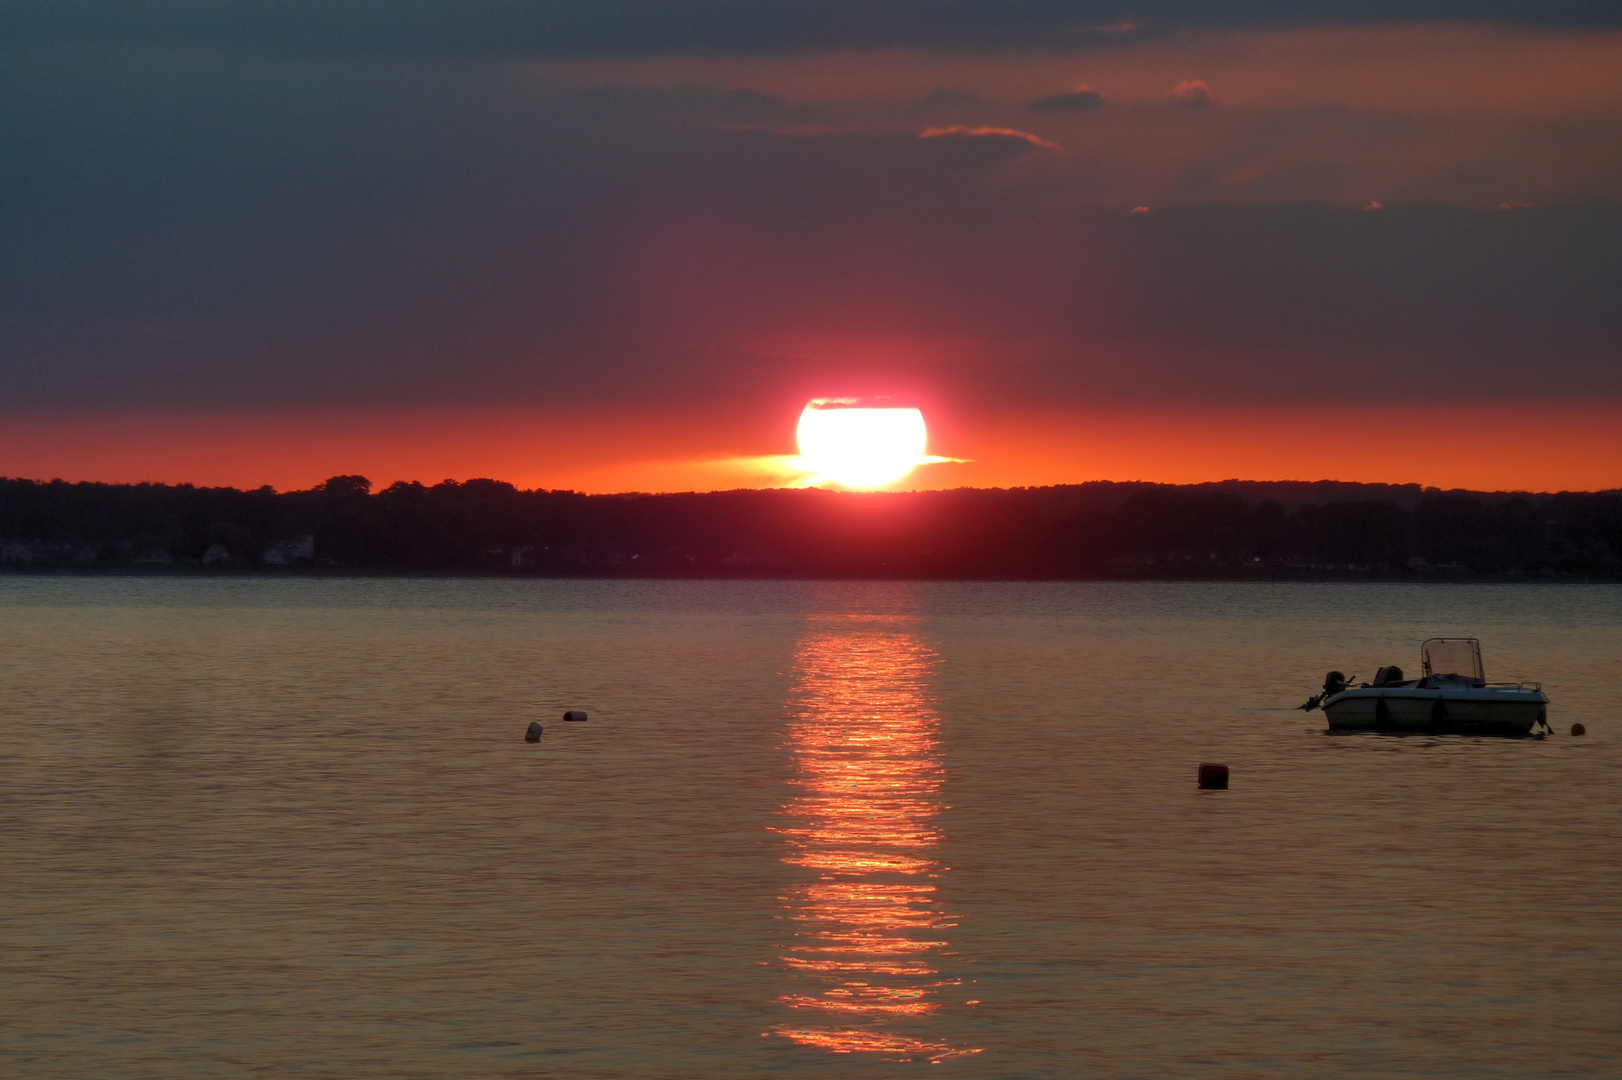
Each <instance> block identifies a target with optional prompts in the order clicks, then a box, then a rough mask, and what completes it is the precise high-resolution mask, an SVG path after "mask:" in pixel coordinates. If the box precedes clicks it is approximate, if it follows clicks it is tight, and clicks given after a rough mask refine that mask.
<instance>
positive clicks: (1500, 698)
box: [1301, 638, 1549, 737]
mask: <svg viewBox="0 0 1622 1080" xmlns="http://www.w3.org/2000/svg"><path fill="white" fill-rule="evenodd" d="M1419 663H1420V666H1421V668H1423V670H1424V675H1423V676H1422V677H1420V678H1418V679H1413V680H1408V679H1404V678H1403V672H1402V669H1401V668H1399V667H1396V666H1395V665H1393V666H1390V667H1383V668H1381V669H1380V670H1379V671H1378V672H1377V673H1376V674H1375V676H1374V681H1373V682H1372V683H1359V684H1357V685H1356V686H1353V685H1350V683H1349V681H1348V680H1347V678H1346V677H1345V676H1344V675H1342V674H1341V673H1340V672H1338V671H1331V672H1330V673H1329V675H1328V676H1327V677H1326V678H1325V679H1324V688H1323V693H1322V694H1319V695H1318V696H1317V697H1314V698H1312V699H1310V700H1308V702H1307V703H1306V704H1305V705H1303V706H1301V707H1302V708H1303V709H1313V708H1322V709H1323V711H1324V715H1325V716H1327V717H1328V718H1329V730H1330V731H1385V732H1392V733H1424V734H1455V735H1508V736H1511V737H1523V736H1526V735H1530V734H1531V733H1532V729H1533V728H1535V727H1536V726H1538V725H1539V724H1541V725H1543V727H1544V728H1545V729H1546V730H1547V729H1548V726H1549V720H1548V710H1549V699H1548V698H1547V697H1545V696H1544V694H1543V686H1542V684H1541V683H1534V682H1514V683H1489V682H1488V681H1487V676H1486V673H1485V671H1484V670H1483V669H1482V666H1481V643H1480V642H1479V641H1477V640H1476V639H1475V638H1431V639H1430V640H1428V641H1426V642H1425V643H1424V644H1422V645H1420V647H1419Z"/></svg>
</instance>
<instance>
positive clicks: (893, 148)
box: [0, 0, 1622, 491]
mask: <svg viewBox="0 0 1622 1080" xmlns="http://www.w3.org/2000/svg"><path fill="white" fill-rule="evenodd" d="M0 236H4V238H5V242H4V244H3V245H0V475H10V476H28V477H35V478H39V479H48V478H52V477H62V478H64V479H69V480H106V481H140V480H153V481H166V482H191V483H198V484H233V485H237V486H250V487H256V486H259V485H261V484H267V483H268V484H272V485H274V486H276V487H278V488H283V489H287V488H300V487H308V486H310V485H312V484H314V483H317V482H319V481H320V480H321V479H323V478H325V477H327V476H331V475H335V474H340V473H361V474H364V475H366V476H369V477H371V478H372V479H373V480H374V482H377V483H379V484H386V483H388V482H391V481H393V480H398V479H407V480H424V481H427V482H434V481H437V480H439V479H442V478H458V479H463V478H467V477H471V476H489V477H494V478H498V479H504V480H509V481H512V482H514V483H516V484H519V485H520V486H522V487H534V486H539V487H547V488H574V489H577V490H586V491H626V490H641V491H663V490H709V489H714V488H731V487H739V486H766V485H773V484H778V483H784V482H786V480H785V474H784V472H783V467H782V462H783V460H784V458H785V457H786V456H787V455H792V454H793V453H794V450H795V448H794V430H795V424H796V421H797V419H798V417H799V413H800V410H801V408H802V407H803V406H804V404H805V403H806V401H807V400H809V399H811V398H815V397H839V396H858V395H860V396H866V395H887V396H889V397H891V398H892V399H893V400H896V401H902V402H906V403H909V404H914V405H917V406H918V407H919V408H921V409H922V410H923V412H924V415H925V418H926V420H927V422H928V424H929V428H930V445H929V450H930V452H931V453H932V454H935V455H938V456H941V457H943V458H947V459H949V460H946V461H942V462H940V463H938V464H931V465H926V466H922V467H921V468H919V469H918V470H916V471H915V472H914V473H913V474H912V475H911V476H909V477H908V478H906V479H905V480H904V481H902V482H901V484H900V485H899V486H901V487H957V486H963V485H974V486H1021V485H1034V484H1050V483H1067V482H1082V481H1087V480H1096V479H1110V480H1157V481H1168V482H1197V481H1203V480H1220V479H1225V478H1230V477H1238V478H1245V479H1302V480H1315V479H1341V480H1364V481H1382V482H1402V483H1409V482H1417V483H1423V484H1433V485H1436V486H1440V487H1473V488H1484V489H1521V490H1558V489H1567V488H1573V489H1576V488H1581V489H1595V488H1611V487H1622V302H1619V301H1618V296H1619V294H1622V7H1619V6H1617V5H1616V4H1614V3H1607V4H1600V3H1586V2H1585V3H1536V4H1534V3H1530V2H1509V0H1497V2H1489V0H1420V2H1412V3H1400V4H1399V3H1395V2H1375V0H1368V2H1341V3H1335V2H1316V3H1295V4H1281V3H1277V2H1257V0H1239V2H1235V3H1223V4H1217V3H1206V2H1200V0H1184V2H1175V0H1161V2H1155V3H1144V4H1134V5H1126V4H1119V3H1102V2H1100V3H1078V2H1068V0H998V2H990V0H937V2H928V0H864V2H862V3H856V2H852V0H839V2H829V0H823V2H818V0H798V2H789V0H699V2H687V3H674V2H661V0H594V2H590V3H586V2H564V0H548V2H528V3H521V2H518V0H460V2H456V0H419V2H416V3H413V4H410V5H401V4H398V3H395V2H392V0H391V2H385V0H151V2H146V3H142V2H130V0H41V2H30V0H0Z"/></svg>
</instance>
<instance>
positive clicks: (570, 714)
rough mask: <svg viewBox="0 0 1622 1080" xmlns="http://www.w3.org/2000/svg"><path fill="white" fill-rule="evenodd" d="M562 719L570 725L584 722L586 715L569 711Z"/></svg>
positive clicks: (575, 710)
mask: <svg viewBox="0 0 1622 1080" xmlns="http://www.w3.org/2000/svg"><path fill="white" fill-rule="evenodd" d="M563 718H564V719H565V720H568V721H570V722H571V723H574V722H577V721H580V720H584V719H585V718H586V714H585V713H583V712H581V711H580V710H579V709H570V710H569V711H568V712H566V713H564V714H563Z"/></svg>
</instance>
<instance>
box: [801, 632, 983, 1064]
mask: <svg viewBox="0 0 1622 1080" xmlns="http://www.w3.org/2000/svg"><path fill="white" fill-rule="evenodd" d="M935 662H936V657H935V654H934V652H933V651H932V650H931V649H930V648H929V647H928V646H927V645H925V644H924V643H923V642H922V641H921V640H919V638H918V637H917V636H916V635H915V634H913V633H912V632H910V630H909V629H908V624H907V621H906V620H904V619H893V618H869V617H856V616H846V617H840V618H837V619H830V620H826V621H824V622H822V623H821V624H820V625H819V626H818V627H817V629H816V631H815V632H813V633H811V634H809V635H808V636H807V637H805V638H804V639H803V640H802V641H801V642H800V644H799V647H798V649H797V651H796V654H795V664H794V674H795V689H794V692H793V694H792V697H791V702H790V709H789V712H790V717H791V720H790V724H789V730H788V739H787V742H788V746H789V749H790V751H791V754H792V757H793V765H794V770H795V771H794V775H793V780H792V783H793V785H794V786H795V788H796V789H797V794H795V795H794V797H793V798H791V799H790V800H789V801H788V802H787V804H786V805H785V806H784V807H783V813H782V817H783V824H782V825H780V826H779V827H777V829H776V831H777V832H778V833H780V834H781V835H782V837H783V838H784V841H785V844H786V847H785V850H784V853H783V856H782V860H783V862H785V863H787V864H789V865H790V866H795V867H800V868H802V869H806V870H811V871H815V872H816V875H817V876H816V877H815V878H814V879H813V880H810V881H805V882H801V883H798V884H796V885H795V886H793V887H792V888H790V889H789V890H788V891H787V893H786V894H785V895H784V896H783V898H782V912H781V915H782V918H783V919H784V920H785V921H786V922H787V923H788V924H789V925H790V926H791V927H792V930H791V933H790V937H789V941H790V944H789V947H788V950H787V955H784V956H782V957H780V958H779V959H780V962H781V964H782V966H783V968H784V969H785V970H786V971H788V972H790V973H792V975H793V976H794V977H795V979H796V981H797V982H800V983H802V984H803V985H801V986H798V987H796V990H795V992H792V993H788V994H785V995H784V996H783V997H782V998H780V999H779V1000H780V1002H781V1003H782V1004H783V1005H785V1006H787V1007H788V1008H789V1009H793V1010H796V1011H803V1012H805V1013H807V1014H816V1013H821V1014H823V1017H824V1019H825V1021H826V1022H827V1024H828V1026H822V1025H819V1024H817V1023H785V1024H783V1025H780V1026H779V1027H778V1028H777V1029H776V1030H777V1034H779V1035H781V1036H783V1037H784V1038H788V1039H791V1040H793V1041H794V1042H796V1043H799V1044H801V1045H803V1046H809V1047H815V1048H818V1049H821V1050H826V1051H828V1052H830V1053H837V1054H851V1053H863V1054H875V1055H881V1056H884V1057H887V1058H891V1059H894V1060H901V1061H908V1060H917V1059H927V1060H930V1061H941V1060H945V1059H946V1058H949V1057H955V1056H959V1055H963V1054H974V1053H978V1052H979V1050H978V1049H977V1048H973V1047H962V1046H954V1045H952V1044H950V1043H947V1042H944V1041H941V1040H939V1039H934V1038H924V1037H920V1036H917V1035H910V1034H907V1033H905V1032H902V1031H898V1030H894V1029H893V1027H894V1026H898V1025H900V1024H903V1023H905V1022H907V1021H916V1020H919V1019H922V1018H926V1017H930V1016H934V1015H936V1014H938V1013H940V1012H941V1010H942V1008H943V1007H944V1006H945V1005H946V1004H948V1002H947V1001H946V1000H945V999H946V997H947V996H948V994H952V995H955V994H958V993H961V990H960V989H959V988H960V986H961V981H960V980H958V979H951V978H945V977H943V976H942V974H941V972H940V970H939V968H938V967H937V966H936V959H935V958H936V957H937V956H938V955H940V954H941V953H942V952H943V951H945V950H947V949H948V948H949V941H948V940H947V938H946V936H945V934H944V931H946V930H949V929H951V928H952V927H953V926H955V925H956V924H955V923H954V922H952V921H951V918H950V916H949V915H948V913H947V912H946V911H945V910H944V909H943V907H942V904H941V902H940V896H939V886H938V884H937V882H938V881H939V879H940V875H941V874H943V873H945V872H946V871H947V870H948V869H949V868H948V867H945V866H942V865H941V864H940V862H939V860H938V859H937V857H936V855H935V848H936V846H937V845H938V843H939V841H940V832H939V829H938V827H937V826H936V824H935V818H936V816H937V815H938V814H939V813H940V810H941V804H940V788H941V782H942V779H943V775H944V769H943V767H942V764H941V759H940V748H939V742H938V734H937V729H938V727H939V723H940V721H939V717H938V716H937V715H936V713H935V712H934V710H933V708H932V706H931V704H930V684H931V679H932V676H933V670H934V665H935ZM953 1000H954V1001H955V1000H960V999H958V998H956V997H955V996H954V997H953Z"/></svg>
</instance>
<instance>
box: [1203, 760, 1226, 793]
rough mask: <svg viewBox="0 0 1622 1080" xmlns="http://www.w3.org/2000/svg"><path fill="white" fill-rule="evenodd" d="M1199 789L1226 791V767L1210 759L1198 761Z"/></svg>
mask: <svg viewBox="0 0 1622 1080" xmlns="http://www.w3.org/2000/svg"><path fill="white" fill-rule="evenodd" d="M1200 789H1201V790H1202V791H1227V790H1228V767H1227V766H1226V765H1218V764H1216V763H1214V762H1210V761H1202V762H1200Z"/></svg>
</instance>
